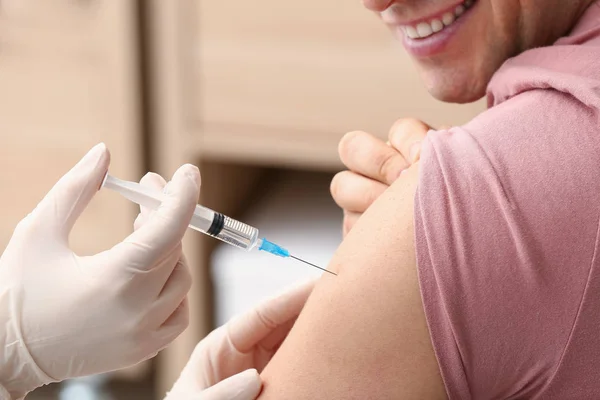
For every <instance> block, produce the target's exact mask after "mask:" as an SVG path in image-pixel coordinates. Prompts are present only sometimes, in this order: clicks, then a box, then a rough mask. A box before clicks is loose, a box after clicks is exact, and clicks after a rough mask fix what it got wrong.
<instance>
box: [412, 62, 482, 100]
mask: <svg viewBox="0 0 600 400" xmlns="http://www.w3.org/2000/svg"><path fill="white" fill-rule="evenodd" d="M421 77H422V79H423V82H424V83H425V87H426V89H427V91H428V92H429V94H431V95H432V96H433V97H434V98H436V99H437V100H440V101H443V102H445V103H456V104H467V103H472V102H475V101H477V100H479V99H481V98H482V97H483V96H485V93H486V88H487V84H488V81H489V79H486V78H484V77H481V76H477V75H476V74H469V73H468V72H467V71H427V70H422V71H421Z"/></svg>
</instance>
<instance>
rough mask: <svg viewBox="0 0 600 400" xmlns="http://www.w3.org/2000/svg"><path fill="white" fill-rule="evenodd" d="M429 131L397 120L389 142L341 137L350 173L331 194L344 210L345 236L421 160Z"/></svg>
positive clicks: (350, 135)
mask: <svg viewBox="0 0 600 400" xmlns="http://www.w3.org/2000/svg"><path fill="white" fill-rule="evenodd" d="M430 129H432V128H431V127H430V126H429V125H427V124H425V123H424V122H422V121H419V120H416V119H410V118H407V119H400V120H398V121H396V123H395V124H394V125H393V126H392V129H391V130H390V133H389V141H388V142H387V143H384V142H383V141H382V140H380V139H378V138H376V137H375V136H373V135H371V134H369V133H366V132H350V133H348V134H346V135H345V136H344V137H343V138H342V140H341V141H340V145H339V149H338V152H339V154H340V158H341V160H342V162H343V163H344V165H345V166H346V167H347V168H348V171H343V172H340V173H339V174H337V175H336V176H335V177H334V178H333V180H332V182H331V194H332V196H333V199H334V200H335V202H336V203H337V204H338V205H339V206H340V207H341V208H342V209H343V210H344V236H345V235H346V234H347V233H348V232H349V231H350V229H351V228H352V226H354V224H355V223H356V221H357V220H358V218H359V217H360V216H361V215H362V213H364V212H365V211H366V210H367V208H368V207H369V206H370V205H371V204H373V202H374V201H375V199H377V198H378V197H379V196H380V195H381V194H382V193H383V192H384V191H385V190H386V189H387V188H388V187H389V186H390V185H391V184H392V183H393V182H394V181H395V180H396V179H397V178H398V177H399V176H400V174H401V173H402V171H404V170H405V169H407V168H408V167H409V166H411V165H412V164H414V163H415V162H417V161H418V160H419V156H420V154H421V142H422V140H423V138H425V135H426V134H427V132H428V131H429V130H430Z"/></svg>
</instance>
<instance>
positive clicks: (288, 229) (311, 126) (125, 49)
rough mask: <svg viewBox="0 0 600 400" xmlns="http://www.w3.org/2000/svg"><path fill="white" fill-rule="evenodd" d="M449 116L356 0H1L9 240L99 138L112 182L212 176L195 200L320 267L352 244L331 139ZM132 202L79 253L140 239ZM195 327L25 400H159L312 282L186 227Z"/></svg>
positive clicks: (299, 268) (469, 109)
mask: <svg viewBox="0 0 600 400" xmlns="http://www.w3.org/2000/svg"><path fill="white" fill-rule="evenodd" d="M483 107H484V105H483V103H477V104H475V105H470V106H456V105H443V104H441V103H439V102H437V101H434V100H433V99H431V98H430V97H429V96H428V95H427V93H426V92H425V91H424V90H423V89H422V87H421V84H420V81H419V79H418V76H417V74H416V73H415V69H414V68H413V66H412V64H411V63H410V61H409V60H408V59H407V57H406V56H405V55H404V53H403V50H402V47H401V45H400V44H398V43H396V42H395V41H394V40H393V39H392V37H391V35H390V34H389V33H388V32H387V30H386V28H385V27H384V26H383V25H382V24H381V23H380V22H379V21H378V19H377V17H376V16H374V15H372V14H370V13H369V12H367V11H365V10H364V9H363V7H362V5H361V4H360V2H358V1H339V0H304V1H296V2H288V1H280V0H263V1H260V2H257V3H255V2H242V1H238V2H231V1H220V0H173V1H165V0H0V148H2V157H0V188H1V190H2V193H3V194H4V196H2V198H1V199H0V213H1V215H0V224H1V225H0V226H1V229H0V245H1V246H2V248H4V246H5V245H6V243H7V242H8V240H9V239H10V236H11V233H12V230H13V229H14V227H15V225H16V224H17V222H18V221H19V220H20V219H21V218H23V217H24V216H25V215H26V214H27V213H28V212H29V211H30V210H31V209H33V208H34V207H35V205H36V204H37V202H38V201H39V200H40V199H41V198H42V196H43V195H44V194H45V193H46V192H47V191H48V190H49V189H50V187H51V186H52V185H53V184H54V183H55V182H56V180H58V178H59V177H60V176H61V175H62V174H64V173H65V172H66V171H67V170H68V169H69V168H70V167H71V166H72V165H74V164H75V163H76V162H77V161H78V160H79V158H80V157H81V156H82V155H83V154H84V153H85V152H86V151H87V150H88V149H89V148H91V147H92V146H93V145H94V144H96V143H98V142H101V141H104V142H105V143H106V144H107V145H108V147H109V149H110V151H111V153H112V163H111V173H112V174H113V175H115V176H117V177H120V178H124V179H130V180H139V178H140V177H141V176H143V175H144V173H145V172H146V171H149V170H152V171H156V172H158V173H160V174H162V175H163V176H165V177H167V178H168V177H170V176H171V174H172V173H173V172H174V171H175V170H176V168H177V167H179V166H180V165H181V164H183V163H185V162H191V163H194V164H197V165H198V166H199V167H200V169H201V173H202V179H203V183H202V194H201V198H200V202H201V203H202V204H204V205H206V206H208V207H211V208H213V209H216V210H218V211H221V212H223V213H226V214H230V215H232V216H234V217H237V218H240V219H242V220H243V221H245V222H247V223H250V224H253V225H255V226H257V227H258V228H259V229H261V232H262V233H264V235H265V236H266V237H268V238H270V239H271V240H274V241H276V242H277V243H279V244H281V245H283V246H285V247H287V248H289V249H290V250H291V251H292V252H294V253H296V254H298V255H300V256H302V257H305V258H306V259H308V260H309V261H312V262H314V263H317V264H320V265H323V266H326V265H327V263H328V261H329V259H330V258H331V256H332V254H333V252H334V251H335V249H336V247H337V245H338V244H339V242H340V241H341V217H342V216H341V212H340V211H339V210H338V209H337V207H336V206H335V204H334V203H333V201H332V200H331V198H330V195H329V181H330V179H331V177H332V176H333V174H334V173H335V172H337V171H339V170H340V169H341V168H342V166H341V163H340V162H339V159H338V156H337V143H338V141H339V139H340V138H341V137H342V136H343V134H344V133H346V132H348V131H352V130H364V131H368V132H371V133H373V134H376V135H379V136H381V137H384V138H385V137H387V133H388V129H389V127H390V126H391V125H392V123H393V122H394V121H395V120H396V119H397V118H401V117H417V118H420V119H423V120H424V121H426V122H428V123H429V124H432V125H434V126H436V125H439V124H459V123H462V122H465V121H467V120H468V119H469V118H470V117H471V116H472V115H474V114H475V113H476V112H477V111H479V110H481V109H483ZM136 214H137V208H136V207H135V206H134V205H133V204H131V203H128V202H127V201H125V200H123V199H121V198H119V197H118V196H117V195H115V194H113V193H105V192H101V193H99V194H98V196H97V197H96V198H95V199H94V201H93V202H92V204H91V206H90V207H89V208H88V209H87V210H86V212H85V213H84V215H83V217H82V218H81V219H80V220H79V222H78V224H77V226H76V228H75V230H74V232H73V234H72V236H71V243H72V247H73V248H74V249H75V250H76V251H77V252H78V253H79V254H82V255H83V254H94V253H96V252H98V251H100V250H103V249H106V248H108V247H110V246H112V245H114V244H116V243H117V242H119V241H121V240H122V239H123V238H124V237H125V236H126V235H128V234H129V233H130V232H131V230H132V224H133V220H134V218H135V216H136ZM184 247H185V252H186V255H187V258H188V261H189V264H190V267H191V268H192V270H193V275H194V286H193V288H192V290H191V293H190V296H191V312H192V317H191V324H190V328H189V329H188V330H187V331H186V332H185V333H184V334H183V335H182V336H181V337H180V338H179V339H178V340H177V341H176V342H175V343H173V344H172V345H171V346H170V347H169V348H168V349H166V350H165V351H163V352H161V354H159V356H158V357H157V358H156V359H154V360H152V361H150V362H146V363H144V364H142V365H139V366H136V367H134V368H131V369H129V370H126V371H122V372H119V373H114V374H110V375H107V376H99V377H90V378H86V379H79V380H74V381H70V382H67V383H64V384H62V385H51V386H48V387H45V388H42V389H40V390H39V391H36V392H35V393H33V394H31V395H30V396H29V397H28V399H62V400H71V399H78V400H87V399H90V400H92V399H103V400H110V399H115V400H116V399H138V398H139V399H162V398H163V396H164V393H165V392H166V391H167V390H168V388H170V386H171V385H172V383H173V381H174V380H175V379H176V377H177V376H178V374H179V372H180V370H181V368H182V367H183V365H184V364H185V362H186V361H187V359H188V356H189V354H190V353H191V351H192V349H193V347H194V345H195V344H196V343H197V342H198V341H199V340H200V339H201V338H202V337H204V336H205V335H206V334H207V333H208V332H209V331H210V330H212V329H213V328H214V327H216V326H218V325H220V324H222V323H224V322H225V321H227V320H228V319H229V318H230V317H231V316H232V315H234V314H237V313H240V312H242V311H244V310H246V309H248V308H249V307H251V306H252V305H253V304H255V303H256V302H257V301H259V300H261V299H263V298H264V297H266V296H269V295H271V294H272V293H273V292H275V291H278V290H280V289H281V288H282V287H284V286H287V285H288V284H291V283H293V282H295V281H297V280H302V279H305V278H308V277H310V276H313V275H318V274H320V272H319V271H318V270H313V269H310V268H309V267H306V266H303V265H301V264H297V263H293V262H291V261H287V260H283V259H277V258H275V257H270V256H269V255H264V254H254V253H250V254H246V253H244V252H242V251H241V250H237V249H234V248H225V247H224V245H220V244H219V243H218V242H217V241H215V240H212V239H207V238H206V237H202V236H201V235H200V234H198V233H196V232H189V233H188V234H187V236H186V238H185V244H184Z"/></svg>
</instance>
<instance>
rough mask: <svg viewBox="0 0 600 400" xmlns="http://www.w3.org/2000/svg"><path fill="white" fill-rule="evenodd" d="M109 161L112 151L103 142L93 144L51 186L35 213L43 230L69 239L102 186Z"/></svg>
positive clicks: (33, 213)
mask: <svg viewBox="0 0 600 400" xmlns="http://www.w3.org/2000/svg"><path fill="white" fill-rule="evenodd" d="M109 164H110V153H109V152H108V149H107V148H106V146H105V145H104V143H100V144H98V145H96V146H94V147H93V148H92V149H91V150H90V151H89V152H88V153H87V154H86V155H85V156H84V157H83V158H82V159H81V160H80V161H79V162H78V163H77V164H76V165H75V166H74V167H73V168H72V169H71V170H70V171H69V172H67V173H66V174H65V175H64V176H63V177H62V178H60V180H59V181H58V182H57V183H56V184H55V185H54V187H53V188H52V189H50V191H49V192H48V194H46V196H45V197H44V198H43V199H42V201H41V202H40V203H39V204H38V206H37V207H36V208H35V210H34V211H33V212H32V217H33V218H34V219H38V218H41V219H43V220H44V221H43V223H42V224H41V226H43V227H44V229H50V230H51V231H52V232H53V233H54V234H57V235H61V236H62V237H63V238H64V239H67V238H68V236H69V233H70V232H71V229H72V228H73V225H75V222H76V221H77V219H78V218H79V216H80V215H81V213H82V212H83V210H85V208H86V207H87V205H88V204H89V202H90V200H91V199H92V197H94V195H95V194H96V192H97V191H98V189H99V188H100V185H101V184H102V180H103V179H104V176H105V175H106V172H107V171H108V165H109Z"/></svg>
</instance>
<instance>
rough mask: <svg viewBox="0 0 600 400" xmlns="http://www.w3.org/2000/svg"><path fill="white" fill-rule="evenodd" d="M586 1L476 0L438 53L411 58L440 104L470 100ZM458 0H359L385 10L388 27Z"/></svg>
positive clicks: (560, 29) (547, 40) (547, 39)
mask: <svg viewBox="0 0 600 400" xmlns="http://www.w3.org/2000/svg"><path fill="white" fill-rule="evenodd" d="M592 2H593V0H569V1H564V0H476V2H475V4H474V7H473V9H472V12H471V14H470V15H468V16H466V17H465V21H464V23H463V25H462V26H461V28H460V30H459V31H458V32H456V34H455V37H454V38H453V39H452V40H451V41H450V43H449V44H448V46H446V48H445V49H444V51H442V52H440V53H438V54H435V55H431V56H425V57H417V56H413V57H412V58H413V59H414V61H415V63H416V65H417V67H418V69H419V70H420V73H421V77H422V79H423V82H424V83H425V87H426V88H427V89H428V90H429V92H430V93H431V95H432V96H434V97H435V98H437V99H439V100H442V101H446V102H453V103H468V102H472V101H475V100H477V99H480V98H481V97H482V96H483V95H484V94H485V88H486V86H487V84H488V82H489V81H490V79H491V77H492V75H493V74H494V73H495V72H496V71H497V70H498V68H500V66H501V65H502V64H503V63H504V61H506V60H507V59H508V58H510V57H513V56H516V55H517V54H519V53H522V52H523V51H525V50H527V49H531V48H533V47H538V46H546V45H550V44H552V43H553V42H554V41H556V39H558V38H559V37H561V36H564V35H566V34H567V33H568V32H569V31H570V30H571V28H572V27H573V26H574V24H575V22H576V21H577V20H578V19H579V17H580V16H581V15H582V14H583V12H584V11H585V10H586V9H587V7H588V6H589V5H590V4H591V3H592ZM459 3H460V0H397V1H391V0H363V4H364V5H365V7H366V8H368V9H369V10H372V11H375V12H377V13H385V14H384V17H386V16H387V17H388V18H387V20H388V21H389V20H393V22H392V23H388V26H389V27H390V29H391V30H392V31H397V28H398V27H399V26H401V25H405V24H407V23H409V22H411V21H413V20H415V19H421V18H425V17H429V16H431V15H435V14H437V13H439V12H440V11H443V10H445V9H447V8H448V7H452V6H454V5H457V4H459ZM385 10H388V11H385ZM386 14H387V15H386ZM384 19H386V18H384ZM402 35H403V34H400V36H402ZM400 39H403V38H402V37H400ZM409 54H410V52H409Z"/></svg>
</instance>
